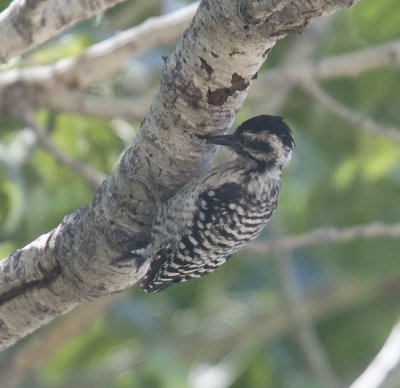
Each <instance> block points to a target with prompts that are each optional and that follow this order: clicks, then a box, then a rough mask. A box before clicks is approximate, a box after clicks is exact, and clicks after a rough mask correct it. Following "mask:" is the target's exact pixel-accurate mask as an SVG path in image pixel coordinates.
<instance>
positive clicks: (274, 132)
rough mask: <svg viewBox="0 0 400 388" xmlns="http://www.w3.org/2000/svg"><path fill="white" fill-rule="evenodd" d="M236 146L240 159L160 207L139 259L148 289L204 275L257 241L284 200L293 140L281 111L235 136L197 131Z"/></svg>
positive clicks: (245, 125)
mask: <svg viewBox="0 0 400 388" xmlns="http://www.w3.org/2000/svg"><path fill="white" fill-rule="evenodd" d="M197 136H198V137H199V138H200V139H203V140H204V141H206V142H207V143H208V144H217V145H222V146H225V147H228V148H230V149H231V150H232V151H233V152H234V154H235V156H236V157H235V158H234V160H232V161H230V162H227V163H225V164H222V165H221V166H218V167H216V168H214V169H212V170H210V171H208V172H206V173H204V174H203V175H200V176H198V177H196V178H194V179H193V180H192V181H190V182H189V183H188V184H186V185H185V186H183V187H182V188H181V189H180V190H179V191H178V192H177V193H176V194H175V195H174V196H172V197H171V198H169V199H168V200H167V201H166V202H164V203H163V204H162V205H161V206H160V208H159V209H158V213H157V215H156V217H155V220H154V223H153V228H152V242H151V243H150V244H149V245H148V246H147V247H146V248H144V249H142V250H140V251H133V252H132V253H131V254H132V256H133V257H138V256H142V258H145V257H150V258H151V263H150V267H149V269H148V271H147V273H146V275H145V276H144V278H143V282H142V288H143V289H144V290H145V291H146V292H158V291H161V290H163V289H165V288H167V287H169V286H170V285H172V284H173V283H180V282H184V281H186V280H189V279H192V278H198V277H201V276H203V275H206V274H207V273H209V272H212V271H213V270H215V269H216V268H217V267H219V266H220V265H222V264H223V263H224V262H225V261H226V260H228V258H229V257H230V256H231V255H232V254H233V253H235V252H236V251H237V250H239V249H240V248H242V247H243V246H245V245H246V244H248V243H249V242H250V241H251V240H253V239H255V238H256V237H257V236H258V235H259V234H260V232H261V230H262V229H263V228H264V226H265V225H266V223H267V222H268V220H269V219H270V217H271V215H272V212H273V211H274V209H275V208H276V206H277V203H278V193H279V187H280V181H281V173H282V169H283V168H284V167H285V166H286V165H287V164H288V162H289V161H290V158H291V155H292V151H293V147H294V141H293V138H292V134H291V130H290V128H289V127H288V126H287V125H286V124H285V122H284V121H283V120H282V118H281V117H278V116H269V115H261V116H257V117H253V118H251V119H249V120H247V121H245V122H243V123H242V124H241V125H240V126H239V127H238V128H237V129H236V131H235V132H234V133H233V134H231V135H197Z"/></svg>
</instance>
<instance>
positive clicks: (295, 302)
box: [275, 253, 343, 388]
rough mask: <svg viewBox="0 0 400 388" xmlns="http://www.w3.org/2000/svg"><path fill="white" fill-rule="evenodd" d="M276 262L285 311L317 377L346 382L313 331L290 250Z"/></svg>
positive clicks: (332, 384) (329, 383)
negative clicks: (332, 364) (334, 368)
mask: <svg viewBox="0 0 400 388" xmlns="http://www.w3.org/2000/svg"><path fill="white" fill-rule="evenodd" d="M275 263H276V268H277V272H278V281H279V288H280V290H281V293H282V295H283V298H284V301H285V304H286V307H287V308H286V311H287V314H288V316H289V320H290V322H291V324H292V326H293V330H292V332H293V335H294V337H295V338H296V339H297V342H298V344H299V346H300V349H301V350H302V352H303V354H304V356H305V359H306V360H307V362H308V364H309V366H310V369H311V370H312V372H313V374H314V376H315V378H316V380H317V381H319V383H320V385H321V386H323V387H326V388H328V387H329V388H337V387H341V386H343V384H342V383H341V382H340V381H339V378H338V376H337V375H336V373H335V371H334V370H333V368H332V366H331V364H330V362H329V358H328V355H327V354H326V352H325V349H324V348H323V346H322V345H321V343H320V341H319V339H318V337H317V336H316V334H315V332H314V328H313V325H312V321H311V318H310V314H309V312H308V310H307V308H306V303H305V299H304V297H303V293H302V290H301V286H300V284H299V281H298V279H297V276H296V271H295V268H294V264H293V261H292V258H291V257H290V256H289V254H287V253H286V254H285V253H283V254H280V255H278V256H277V257H276V258H275Z"/></svg>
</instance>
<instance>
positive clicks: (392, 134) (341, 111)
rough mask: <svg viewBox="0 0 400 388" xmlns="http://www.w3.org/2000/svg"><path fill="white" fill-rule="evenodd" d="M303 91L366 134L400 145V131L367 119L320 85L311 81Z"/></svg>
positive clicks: (306, 83)
mask: <svg viewBox="0 0 400 388" xmlns="http://www.w3.org/2000/svg"><path fill="white" fill-rule="evenodd" d="M302 87H303V89H304V90H305V91H306V92H308V93H309V94H311V95H312V96H313V97H314V98H315V99H316V100H317V101H318V102H319V103H321V104H322V105H324V106H325V107H326V108H327V109H329V110H330V111H331V112H332V113H334V114H336V115H337V116H339V117H341V118H342V119H344V120H346V121H348V122H350V123H351V124H353V125H356V126H358V127H360V128H361V129H363V130H364V131H366V132H369V133H374V134H376V135H379V136H383V137H387V138H388V139H391V140H393V141H395V142H396V143H399V144H400V130H399V129H397V128H392V127H385V126H384V125H381V124H378V123H377V122H375V121H374V120H372V119H371V118H369V117H366V116H364V115H362V114H360V113H358V112H355V111H353V110H351V109H349V108H347V106H345V105H343V104H342V103H340V102H339V101H338V100H336V99H334V98H333V97H331V96H330V95H329V94H328V93H326V92H325V91H324V90H323V89H322V88H321V87H319V85H318V84H317V83H315V82H313V81H311V80H309V81H308V82H305V83H303V84H302Z"/></svg>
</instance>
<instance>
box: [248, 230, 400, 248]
mask: <svg viewBox="0 0 400 388" xmlns="http://www.w3.org/2000/svg"><path fill="white" fill-rule="evenodd" d="M384 237H386V238H398V237H400V223H399V224H379V223H376V224H367V225H359V226H353V227H350V228H319V229H315V230H312V231H311V232H308V233H305V234H302V235H297V236H296V235H295V236H289V237H284V238H280V239H274V240H271V241H268V242H255V243H253V244H251V245H249V246H248V247H247V248H246V250H249V251H250V252H253V253H256V254H265V255H266V254H269V253H272V252H279V251H291V250H293V249H299V248H306V247H309V246H318V245H326V244H332V243H337V242H348V241H353V240H358V239H367V238H384Z"/></svg>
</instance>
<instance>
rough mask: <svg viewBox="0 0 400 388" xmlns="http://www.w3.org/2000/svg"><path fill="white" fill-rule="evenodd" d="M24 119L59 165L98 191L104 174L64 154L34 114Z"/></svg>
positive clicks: (29, 114) (25, 115) (25, 116)
mask: <svg viewBox="0 0 400 388" xmlns="http://www.w3.org/2000/svg"><path fill="white" fill-rule="evenodd" d="M23 118H24V122H25V124H26V125H28V126H29V127H30V128H31V129H32V130H33V131H34V132H35V135H36V137H37V139H38V142H39V143H40V145H41V146H42V147H43V148H45V149H46V150H47V151H48V152H49V153H50V154H51V155H52V156H53V157H54V159H55V160H56V161H57V162H58V163H60V164H63V165H65V166H68V167H70V168H71V169H72V170H74V171H75V172H76V173H78V174H79V175H80V176H81V177H82V178H83V179H85V180H86V182H87V183H88V184H89V185H90V186H92V187H93V188H94V189H97V188H98V187H99V186H100V183H101V182H102V181H103V180H104V179H105V175H104V174H102V173H101V172H99V171H97V170H95V169H94V168H93V167H91V166H89V165H86V164H83V163H80V162H77V161H76V160H74V159H73V158H71V157H70V156H69V155H68V154H66V153H65V152H63V151H62V150H61V149H60V148H58V147H57V146H56V144H55V143H53V141H52V140H51V139H50V138H49V137H48V136H46V131H45V128H43V127H42V126H41V125H40V124H39V123H38V122H37V120H36V119H35V117H34V114H33V112H26V113H25V114H24V117H23Z"/></svg>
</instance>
